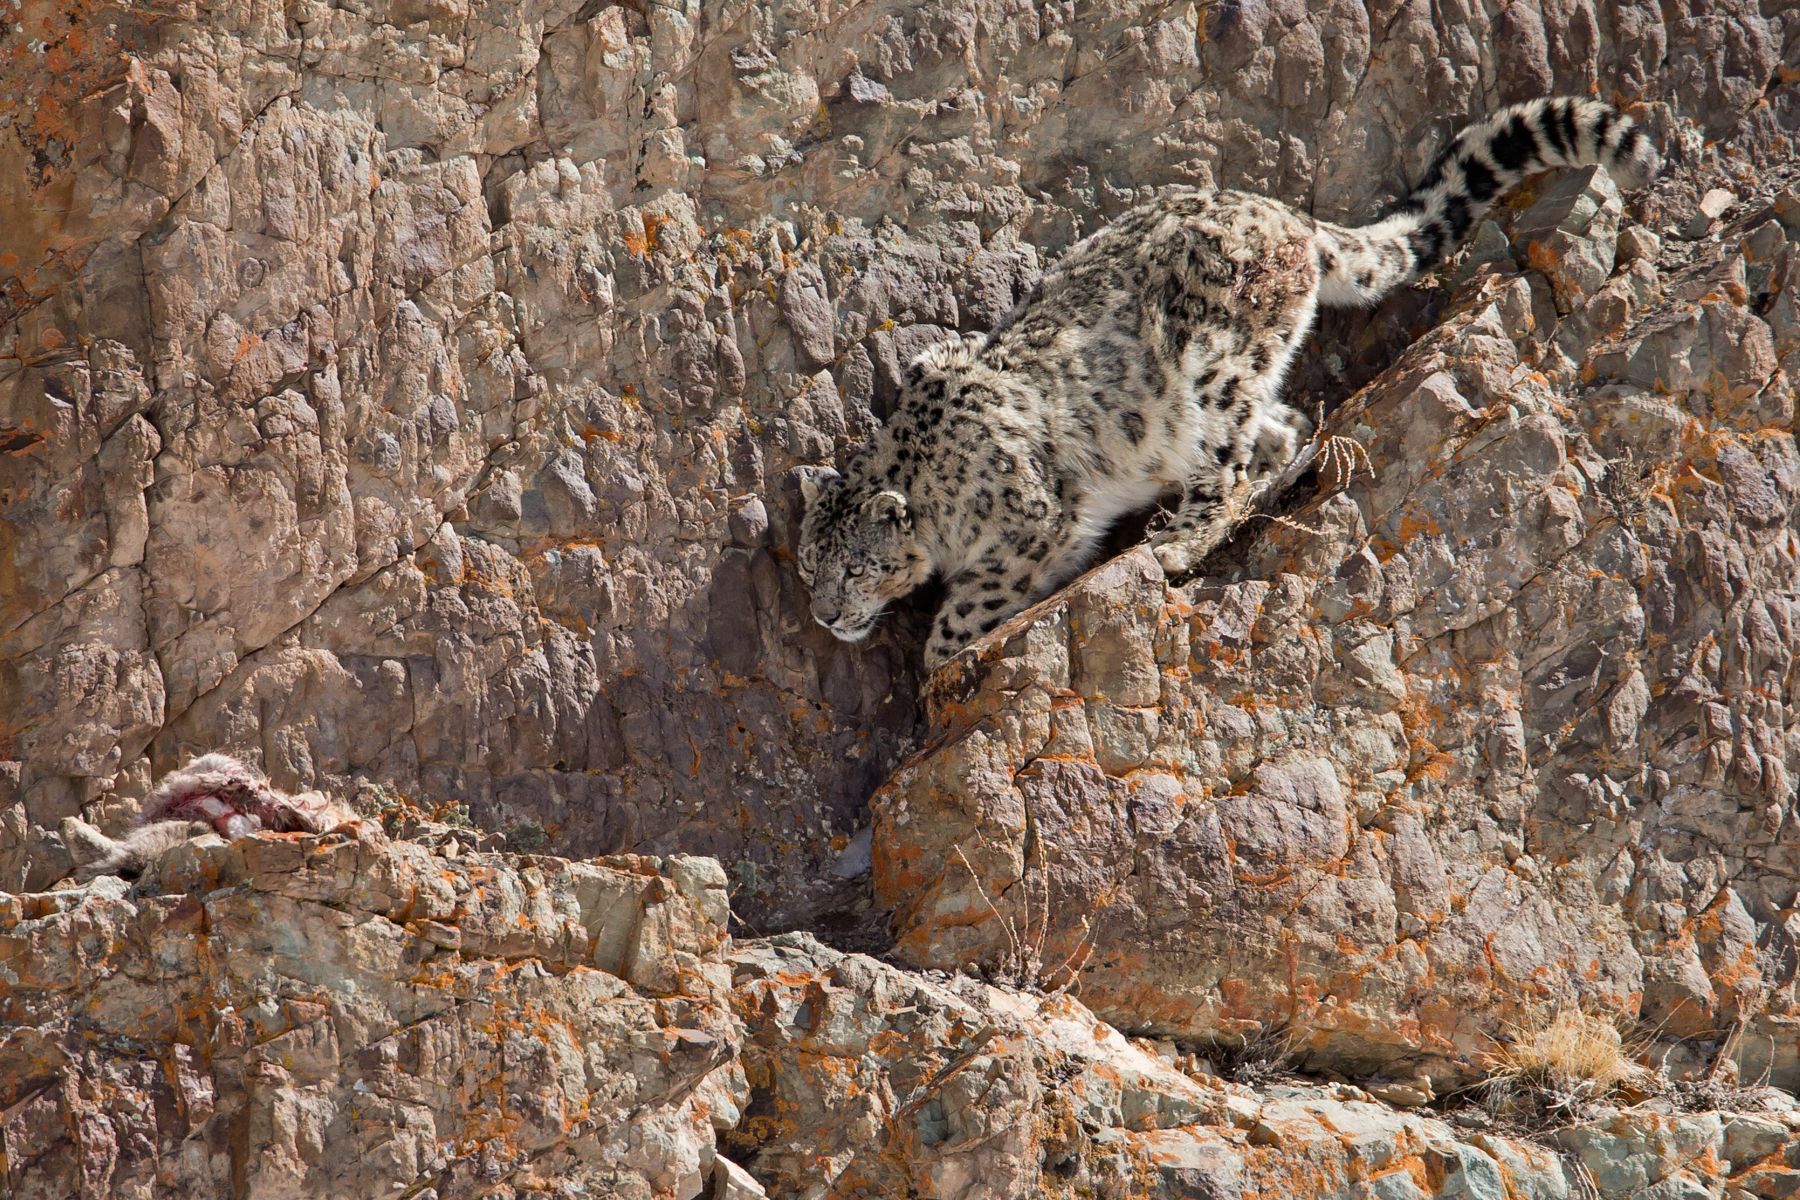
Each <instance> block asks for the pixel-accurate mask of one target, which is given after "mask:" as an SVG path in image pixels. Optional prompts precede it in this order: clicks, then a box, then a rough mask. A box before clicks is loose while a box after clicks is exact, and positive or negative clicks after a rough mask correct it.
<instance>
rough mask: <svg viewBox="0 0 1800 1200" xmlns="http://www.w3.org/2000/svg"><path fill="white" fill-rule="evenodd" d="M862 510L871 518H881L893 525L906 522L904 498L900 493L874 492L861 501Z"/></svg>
mask: <svg viewBox="0 0 1800 1200" xmlns="http://www.w3.org/2000/svg"><path fill="white" fill-rule="evenodd" d="M863 508H864V509H865V510H867V512H868V514H869V515H870V516H872V517H882V518H885V519H886V520H889V521H892V522H893V523H894V524H895V525H900V524H903V523H904V522H905V521H906V497H905V496H904V495H903V494H902V493H900V492H892V491H889V492H876V493H875V494H874V495H873V496H870V497H869V498H868V499H867V500H865V501H863Z"/></svg>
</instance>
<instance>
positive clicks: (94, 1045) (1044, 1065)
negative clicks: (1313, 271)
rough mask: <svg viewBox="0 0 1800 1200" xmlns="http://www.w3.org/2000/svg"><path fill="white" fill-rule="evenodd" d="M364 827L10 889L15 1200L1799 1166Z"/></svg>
mask: <svg viewBox="0 0 1800 1200" xmlns="http://www.w3.org/2000/svg"><path fill="white" fill-rule="evenodd" d="M434 841H435V845H432V846H429V847H428V846H426V845H423V844H421V843H419V842H415V841H405V840H390V839H389V838H388V837H386V836H384V835H383V834H382V833H380V832H378V831H376V830H375V829H373V828H372V827H370V826H368V825H351V826H345V827H342V828H340V829H339V830H338V831H336V832H334V833H331V834H326V835H321V836H313V835H298V834H287V835H282V834H261V835H257V836H255V837H253V838H249V839H245V840H240V841H237V842H232V843H229V844H228V843H225V842H223V841H221V840H220V839H219V838H217V837H215V836H211V835H208V836H206V837H203V838H201V839H199V840H197V841H195V842H192V843H190V844H188V845H186V846H181V847H177V848H176V849H174V850H172V851H170V852H169V853H167V854H166V855H164V856H163V858H162V859H161V860H160V861H158V862H157V863H156V864H154V866H153V867H152V868H151V870H150V871H149V872H148V873H147V874H146V876H145V877H144V878H143V879H141V880H139V881H137V882H136V883H135V884H126V883H124V882H123V881H120V880H118V879H115V878H112V877H106V878H103V879H100V880H97V881H95V882H94V883H92V884H89V885H87V886H85V887H82V888H70V889H64V890H58V891H53V892H45V893H35V894H23V895H11V894H0V981H3V982H4V984H5V989H4V991H3V992H0V1148H3V1149H4V1155H3V1156H0V1179H3V1180H4V1182H5V1184H6V1185H7V1189H8V1191H7V1194H8V1195H9V1196H17V1197H20V1198H21V1200H66V1198H68V1197H96V1198H98V1197H107V1198H109V1200H110V1198H115V1197H175V1196H225V1195H233V1196H246V1197H306V1196H321V1195H330V1196H337V1197H345V1198H346V1200H360V1198H364V1197H367V1198H368V1200H377V1198H380V1197H388V1196H394V1195H404V1196H419V1197H435V1198H438V1200H452V1198H460V1197H477V1196H482V1197H496V1196H499V1197H523V1196H555V1197H569V1198H572V1197H577V1196H590V1197H591V1196H596V1195H598V1196H606V1197H611V1198H617V1200H651V1198H657V1200H661V1198H666V1197H674V1198H676V1200H691V1198H692V1197H695V1196H701V1195H705V1196H713V1197H731V1198H733V1200H756V1198H757V1197H763V1196H780V1197H789V1196H806V1197H824V1196H839V1197H891V1196H901V1195H917V1196H932V1197H946V1198H949V1197H996V1198H998V1197H1013V1196H1046V1197H1070V1198H1073V1197H1108V1198H1119V1200H1147V1198H1153V1197H1154V1198H1167V1200H1176V1198H1178V1197H1192V1196H1215V1195H1216V1196H1238V1195H1258V1194H1267V1193H1269V1192H1270V1191H1272V1190H1281V1191H1283V1192H1285V1193H1286V1194H1289V1195H1293V1196H1296V1197H1327V1196H1345V1197H1349V1196H1358V1197H1361V1196H1377V1197H1385V1198H1393V1200H1414V1198H1423V1197H1429V1196H1442V1197H1494V1198H1496V1200H1498V1198H1500V1197H1508V1198H1515V1200H1526V1198H1532V1200H1570V1198H1573V1197H1580V1196H1593V1195H1600V1196H1603V1197H1607V1198H1612V1197H1619V1198H1621V1200H1622V1198H1624V1197H1627V1196H1643V1195H1656V1196H1672V1197H1673V1196H1702V1195H1722V1194H1727V1189H1733V1190H1731V1191H1730V1192H1729V1194H1732V1195H1735V1196H1744V1197H1755V1198H1763V1197H1767V1198H1769V1200H1776V1198H1779V1197H1786V1196H1790V1195H1792V1187H1793V1184H1794V1182H1795V1181H1796V1180H1800V1155H1797V1154H1796V1150H1797V1148H1800V1109H1796V1108H1795V1106H1794V1102H1793V1100H1792V1098H1791V1097H1788V1096H1785V1095H1784V1094H1781V1093H1775V1092H1769V1093H1766V1095H1765V1097H1764V1099H1763V1100H1762V1102H1760V1103H1759V1104H1758V1105H1757V1106H1756V1107H1755V1108H1754V1109H1746V1110H1744V1111H1735V1112H1732V1111H1726V1112H1719V1111H1700V1112H1694V1111H1682V1110H1677V1109H1673V1108H1669V1107H1667V1106H1663V1107H1655V1106H1651V1107H1638V1108H1633V1109H1620V1108H1613V1107H1606V1106H1600V1107H1597V1108H1594V1109H1592V1110H1591V1111H1589V1112H1588V1113H1587V1115H1586V1116H1585V1118H1584V1119H1583V1120H1581V1121H1579V1122H1577V1123H1574V1124H1572V1125H1569V1126H1568V1127H1566V1128H1563V1129H1561V1130H1559V1131H1557V1132H1556V1133H1555V1134H1554V1135H1553V1136H1548V1137H1543V1136H1540V1137H1537V1138H1521V1137H1518V1136H1507V1135H1505V1134H1502V1133H1498V1132H1493V1131H1486V1130H1482V1129H1480V1128H1479V1127H1476V1126H1471V1125H1469V1124H1468V1123H1466V1122H1463V1123H1455V1122H1452V1121H1449V1120H1445V1119H1443V1117H1441V1116H1439V1115H1437V1114H1432V1113H1429V1112H1424V1111H1415V1112H1402V1111H1396V1110H1395V1109H1393V1108H1390V1107H1389V1106H1387V1105H1385V1104H1382V1103H1379V1102H1377V1101H1375V1100H1374V1099H1373V1098H1372V1097H1371V1096H1370V1095H1369V1094H1368V1093H1366V1092H1364V1091H1362V1090H1361V1089H1358V1088H1356V1087H1350V1086H1346V1085H1342V1084H1333V1085H1329V1086H1319V1085H1317V1084H1308V1083H1305V1082H1303V1081H1301V1080H1298V1079H1295V1078H1292V1077H1282V1076H1280V1075H1279V1073H1277V1074H1276V1075H1275V1076H1274V1077H1273V1078H1272V1079H1271V1080H1269V1081H1265V1082H1264V1083H1263V1084H1262V1086H1260V1087H1258V1088H1250V1087H1247V1086H1244V1085H1242V1084H1238V1083H1232V1082H1228V1081H1227V1080H1225V1079H1223V1078H1221V1077H1220V1076H1218V1075H1216V1074H1214V1073H1213V1072H1212V1070H1211V1069H1210V1065H1209V1064H1207V1063H1205V1062H1203V1061H1201V1060H1198V1059H1196V1058H1195V1057H1194V1056H1193V1055H1191V1054H1185V1053H1181V1052H1179V1051H1177V1050H1176V1049H1175V1048H1174V1047H1173V1046H1172V1045H1171V1044H1169V1043H1166V1042H1164V1043H1157V1042H1150V1041H1143V1040H1133V1039H1128V1038H1127V1037H1125V1036H1124V1035H1122V1034H1121V1033H1120V1032H1119V1031H1118V1030H1117V1029H1115V1028H1114V1027H1112V1026H1111V1025H1109V1024H1107V1023H1106V1022H1104V1021H1103V1020H1101V1019H1100V1018H1099V1017H1097V1016H1095V1015H1094V1013H1093V1012H1092V1011H1090V1010H1089V1009H1088V1008H1087V1007H1086V1006H1085V1005H1083V1004H1082V1003H1081V1002H1080V1001H1078V1000H1076V999H1074V998H1072V997H1070V996H1067V995H1045V994H1043V993H1041V992H1040V993H1036V994H1033V993H1029V992H1020V991H1016V990H1012V989H1008V988H1004V987H996V986H993V985H990V984H986V983H982V982H979V981H977V980H974V979H971V978H968V977H950V976H943V975H937V976H932V975H927V974H922V973H919V972H914V971H908V970H905V969H902V968H900V967H896V966H893V965H889V964H886V963H882V962H879V961H877V960H875V959H872V958H869V957H866V956H864V955H858V954H845V953H843V952H841V951H836V950H832V949H830V948H828V947H826V946H824V945H822V944H821V943H819V942H818V941H817V940H816V939H814V938H813V937H811V935H808V934H784V935H780V936H777V937H774V938H768V939H755V940H750V941H740V942H738V943H736V944H735V945H733V943H732V941H731V939H730V938H729V936H728V935H727V934H726V932H725V921H726V919H727V917H728V912H727V909H726V904H725V876H724V872H723V871H722V870H721V869H720V867H719V865H718V864H717V863H716V862H714V861H712V860H710V859H702V858H687V857H670V858H666V859H660V860H659V859H647V858H638V857H630V856H618V857H614V858H610V859H604V860H595V861H591V862H570V861H568V860H564V859H558V858H552V857H548V856H541V855H513V854H499V853H487V852H476V851H472V850H465V849H463V848H462V847H461V846H460V845H458V844H457V842H456V841H455V839H453V838H437V839H434Z"/></svg>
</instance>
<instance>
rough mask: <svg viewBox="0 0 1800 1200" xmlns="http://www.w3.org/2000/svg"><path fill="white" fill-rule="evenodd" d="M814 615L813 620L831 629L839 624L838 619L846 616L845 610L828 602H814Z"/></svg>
mask: <svg viewBox="0 0 1800 1200" xmlns="http://www.w3.org/2000/svg"><path fill="white" fill-rule="evenodd" d="M812 615H813V620H815V621H817V622H818V623H819V624H821V625H823V626H825V627H826V628H827V629H829V628H831V626H833V625H836V624H837V623H838V618H839V617H841V616H843V615H844V610H843V608H841V607H840V606H838V605H836V604H833V603H831V602H830V601H828V600H814V601H813V606H812Z"/></svg>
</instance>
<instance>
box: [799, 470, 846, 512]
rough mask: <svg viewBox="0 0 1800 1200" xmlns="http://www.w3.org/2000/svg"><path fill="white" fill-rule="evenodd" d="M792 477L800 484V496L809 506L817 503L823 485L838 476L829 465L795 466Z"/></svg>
mask: <svg viewBox="0 0 1800 1200" xmlns="http://www.w3.org/2000/svg"><path fill="white" fill-rule="evenodd" d="M794 478H795V479H796V480H797V481H798V482H799V484H800V498H801V499H802V500H804V501H806V507H808V508H811V507H812V506H813V505H814V504H816V503H818V500H819V494H820V493H821V492H823V491H824V490H825V485H826V484H828V483H830V482H831V481H832V480H834V479H836V478H838V473H837V472H836V471H834V470H832V469H831V468H830V467H795V468H794Z"/></svg>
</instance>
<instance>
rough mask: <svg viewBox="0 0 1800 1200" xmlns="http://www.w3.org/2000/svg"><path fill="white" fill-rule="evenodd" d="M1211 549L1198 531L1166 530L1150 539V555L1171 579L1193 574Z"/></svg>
mask: <svg viewBox="0 0 1800 1200" xmlns="http://www.w3.org/2000/svg"><path fill="white" fill-rule="evenodd" d="M1211 548H1212V547H1210V546H1208V545H1206V538H1205V537H1204V536H1203V535H1202V534H1201V533H1200V531H1199V530H1196V529H1165V530H1163V531H1162V532H1161V533H1158V534H1156V535H1155V536H1153V537H1152V538H1151V539H1150V553H1152V554H1154V555H1156V561H1157V562H1159V563H1161V564H1162V569H1163V574H1164V575H1167V576H1168V577H1169V578H1171V579H1174V578H1177V577H1179V576H1182V575H1187V574H1191V573H1192V572H1193V570H1194V568H1196V567H1198V566H1199V565H1200V560H1201V559H1203V558H1205V557H1206V552H1207V551H1208V550H1210V549H1211Z"/></svg>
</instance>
